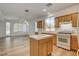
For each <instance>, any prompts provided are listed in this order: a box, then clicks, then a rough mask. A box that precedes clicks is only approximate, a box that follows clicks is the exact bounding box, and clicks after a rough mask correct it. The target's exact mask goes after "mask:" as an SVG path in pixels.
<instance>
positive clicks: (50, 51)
mask: <svg viewBox="0 0 79 59" xmlns="http://www.w3.org/2000/svg"><path fill="white" fill-rule="evenodd" d="M52 49H53V44H52V41H49V42H48V55H50V54H51V53H52V51H53V50H52Z"/></svg>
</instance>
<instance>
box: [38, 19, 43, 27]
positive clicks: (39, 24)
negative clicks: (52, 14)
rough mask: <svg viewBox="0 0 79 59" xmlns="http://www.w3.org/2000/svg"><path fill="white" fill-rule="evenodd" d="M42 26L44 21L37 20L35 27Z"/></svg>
mask: <svg viewBox="0 0 79 59" xmlns="http://www.w3.org/2000/svg"><path fill="white" fill-rule="evenodd" d="M43 27H44V22H43V21H42V20H40V21H37V28H43Z"/></svg>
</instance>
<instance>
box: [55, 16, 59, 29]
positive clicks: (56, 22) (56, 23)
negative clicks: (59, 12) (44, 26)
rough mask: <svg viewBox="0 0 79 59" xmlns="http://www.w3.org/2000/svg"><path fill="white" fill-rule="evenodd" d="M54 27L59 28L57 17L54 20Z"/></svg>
mask: <svg viewBox="0 0 79 59" xmlns="http://www.w3.org/2000/svg"><path fill="white" fill-rule="evenodd" d="M55 27H56V28H58V27H59V17H57V18H55Z"/></svg>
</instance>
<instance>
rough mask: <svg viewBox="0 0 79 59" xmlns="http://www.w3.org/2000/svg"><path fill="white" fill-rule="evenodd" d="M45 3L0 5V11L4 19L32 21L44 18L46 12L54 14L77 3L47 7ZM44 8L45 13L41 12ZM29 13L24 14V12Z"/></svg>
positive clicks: (55, 4)
mask: <svg viewBox="0 0 79 59" xmlns="http://www.w3.org/2000/svg"><path fill="white" fill-rule="evenodd" d="M46 4H47V3H0V10H1V11H2V13H3V15H4V16H6V18H9V19H10V18H14V19H18V18H20V19H21V18H25V17H26V18H27V19H33V18H38V17H42V16H46V15H47V12H51V13H55V12H57V11H60V10H62V9H65V8H68V7H70V6H73V5H76V4H77V3H53V5H52V6H50V7H47V6H46ZM44 8H46V9H47V12H43V9H44ZM27 9H28V10H29V12H28V13H27V12H25V10H27Z"/></svg>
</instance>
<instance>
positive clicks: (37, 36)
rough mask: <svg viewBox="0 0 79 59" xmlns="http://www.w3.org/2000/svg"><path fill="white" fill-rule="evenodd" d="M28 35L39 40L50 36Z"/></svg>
mask: <svg viewBox="0 0 79 59" xmlns="http://www.w3.org/2000/svg"><path fill="white" fill-rule="evenodd" d="M29 37H30V38H33V39H36V40H40V39H44V38H48V37H52V35H47V34H39V35H30V36H29Z"/></svg>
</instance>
